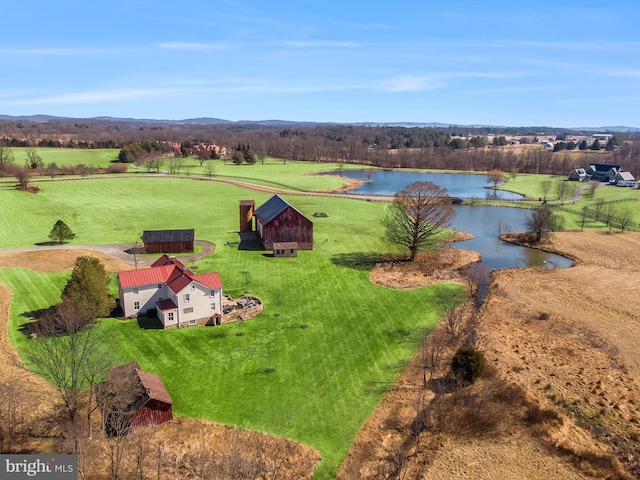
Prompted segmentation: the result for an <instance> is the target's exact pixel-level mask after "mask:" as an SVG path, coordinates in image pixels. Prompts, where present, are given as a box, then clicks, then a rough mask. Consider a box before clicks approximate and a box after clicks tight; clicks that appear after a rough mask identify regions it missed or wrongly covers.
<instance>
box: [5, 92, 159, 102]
mask: <svg viewBox="0 0 640 480" xmlns="http://www.w3.org/2000/svg"><path fill="white" fill-rule="evenodd" d="M159 93H162V90H161V89H132V90H111V91H104V92H72V93H63V94H59V95H52V96H49V97H40V98H28V99H23V100H11V101H9V102H2V103H4V104H5V105H54V104H65V103H101V102H110V101H113V100H123V99H132V98H140V97H144V96H149V95H156V94H159Z"/></svg>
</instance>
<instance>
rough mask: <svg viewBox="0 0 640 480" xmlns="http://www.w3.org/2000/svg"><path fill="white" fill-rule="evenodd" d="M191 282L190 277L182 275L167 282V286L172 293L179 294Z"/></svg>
mask: <svg viewBox="0 0 640 480" xmlns="http://www.w3.org/2000/svg"><path fill="white" fill-rule="evenodd" d="M191 282H193V278H191V275H188V274H184V273H182V274H181V275H178V276H177V277H175V278H172V279H171V280H170V281H168V282H167V286H168V287H169V288H170V289H171V290H173V292H174V293H178V292H181V291H182V290H183V289H184V288H185V287H186V286H187V285H189V284H190V283H191Z"/></svg>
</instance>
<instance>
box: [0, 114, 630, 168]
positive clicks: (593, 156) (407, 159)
mask: <svg viewBox="0 0 640 480" xmlns="http://www.w3.org/2000/svg"><path fill="white" fill-rule="evenodd" d="M498 133H499V134H500V136H497V137H495V138H494V140H493V141H488V140H487V138H490V137H488V136H489V135H494V134H498ZM566 133H567V132H566V130H559V129H553V128H548V127H528V128H506V127H505V128H503V129H500V131H498V129H497V128H492V127H482V128H470V127H455V126H450V127H448V128H426V127H402V126H367V125H333V124H309V125H307V124H293V125H290V126H287V125H286V124H276V125H271V124H260V123H252V122H249V123H222V124H197V123H178V122H167V123H162V122H157V121H154V122H151V121H148V122H146V123H145V122H144V121H125V120H117V119H112V120H93V119H85V120H83V121H82V123H79V121H78V120H72V119H69V120H68V121H63V120H60V119H58V120H55V121H47V122H25V121H16V122H11V121H3V122H0V147H41V148H42V147H66V148H120V149H123V151H128V150H130V149H131V148H132V147H130V146H131V145H132V144H149V145H153V146H155V147H154V148H153V149H150V150H149V152H150V151H151V150H153V152H157V154H158V155H164V156H166V155H168V154H170V153H171V150H172V149H171V148H169V147H168V146H167V148H162V145H173V144H179V145H180V146H181V149H180V152H181V153H180V154H182V155H186V154H188V152H189V150H190V149H191V148H192V147H193V146H195V145H199V144H211V143H215V144H217V145H223V146H226V147H227V150H228V152H229V158H231V157H232V155H233V152H234V151H236V150H237V149H236V145H243V146H246V149H247V150H251V151H252V152H255V154H256V155H257V157H258V159H259V158H260V157H261V156H265V155H268V156H272V157H275V158H282V159H288V160H300V161H312V162H344V163H357V164H364V165H372V166H377V167H382V168H396V167H397V168H434V169H451V170H471V171H473V170H475V171H490V170H501V171H503V172H510V173H540V174H550V175H566V174H567V173H568V172H569V171H570V170H571V169H572V168H574V167H576V166H578V165H582V166H584V164H585V163H595V162H597V163H613V164H622V165H624V167H625V169H626V170H628V171H632V172H633V171H640V135H638V134H632V133H628V134H619V135H617V138H618V137H619V138H622V139H624V140H625V141H624V142H623V143H622V144H621V145H620V146H619V147H617V148H615V149H614V150H612V151H610V152H598V151H595V152H594V151H591V150H588V151H587V150H585V151H580V153H578V152H577V151H576V152H573V154H570V151H569V150H558V151H555V152H554V151H552V149H544V148H525V149H518V150H516V149H515V148H514V147H513V146H511V145H505V143H506V142H504V141H502V140H503V139H504V138H505V137H504V136H503V135H511V136H514V138H520V139H522V142H521V143H525V142H529V141H530V140H529V139H528V138H525V137H535V138H536V139H537V140H539V141H543V140H544V139H548V138H552V137H553V138H555V137H557V136H562V137H563V138H564V135H565V134H566ZM574 133H575V134H577V133H578V132H574ZM498 140H500V141H498ZM249 146H250V147H249ZM145 153H146V152H145ZM580 155H582V157H581V156H580Z"/></svg>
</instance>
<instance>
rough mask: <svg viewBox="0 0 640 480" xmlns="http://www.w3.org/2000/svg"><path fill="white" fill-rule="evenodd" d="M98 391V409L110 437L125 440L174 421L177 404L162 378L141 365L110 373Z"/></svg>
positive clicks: (134, 364)
mask: <svg viewBox="0 0 640 480" xmlns="http://www.w3.org/2000/svg"><path fill="white" fill-rule="evenodd" d="M100 387H101V388H99V390H98V396H97V399H98V406H99V408H100V411H101V413H102V419H103V424H104V430H105V433H106V434H107V436H110V437H113V436H121V435H126V434H127V433H136V432H138V431H140V430H143V429H145V428H149V427H155V426H156V425H160V424H162V423H165V422H168V421H170V420H172V419H173V412H172V406H173V400H172V399H171V396H170V395H169V392H167V389H166V388H165V386H164V384H163V383H162V380H161V379H160V377H159V376H158V375H155V374H153V373H149V372H145V371H144V370H142V369H141V368H140V366H139V365H138V364H137V362H132V363H128V364H126V365H120V366H118V367H114V368H112V369H110V370H109V373H108V379H107V381H106V382H104V383H103V384H101V385H100Z"/></svg>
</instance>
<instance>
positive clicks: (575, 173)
mask: <svg viewBox="0 0 640 480" xmlns="http://www.w3.org/2000/svg"><path fill="white" fill-rule="evenodd" d="M590 178H591V177H590V176H589V174H588V173H587V171H586V170H585V169H584V168H574V169H573V170H572V171H571V173H570V174H569V180H572V181H578V182H588V181H589V179H590Z"/></svg>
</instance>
